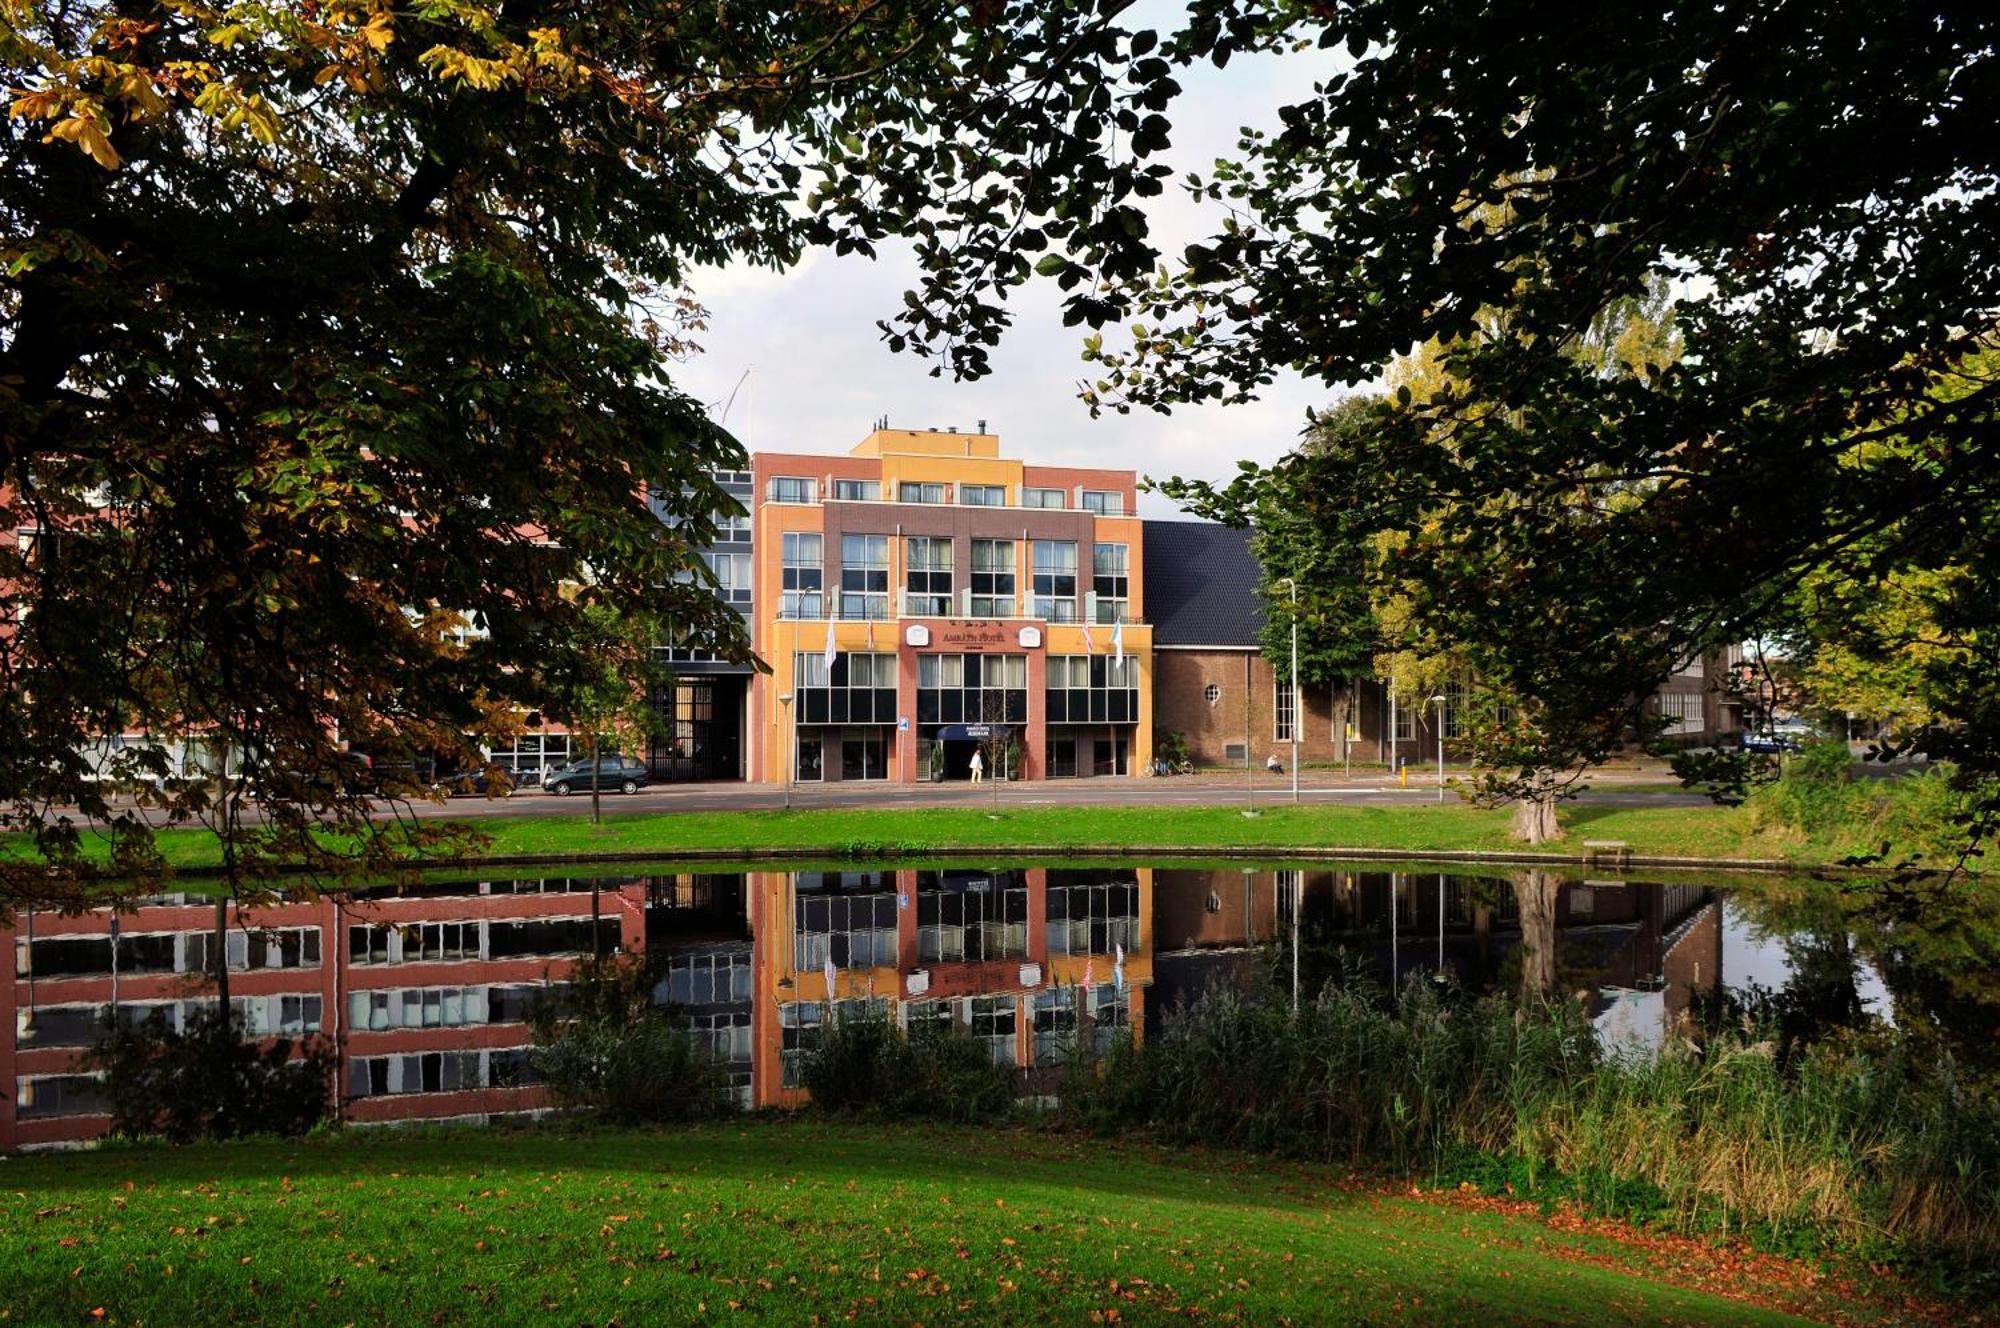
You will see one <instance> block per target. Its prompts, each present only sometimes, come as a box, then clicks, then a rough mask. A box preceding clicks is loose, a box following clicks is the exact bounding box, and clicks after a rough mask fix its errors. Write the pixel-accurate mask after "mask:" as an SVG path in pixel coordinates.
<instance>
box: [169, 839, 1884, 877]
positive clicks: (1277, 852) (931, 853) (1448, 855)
mask: <svg viewBox="0 0 2000 1328" xmlns="http://www.w3.org/2000/svg"><path fill="white" fill-rule="evenodd" d="M1236 856H1245V857H1257V858H1281V859H1287V860H1293V861H1305V862H1354V861H1363V862H1437V863H1463V864H1467V865H1491V866H1522V867H1572V868H1584V869H1588V868H1604V869H1607V870H1612V871H1617V872H1621V873H1623V872H1629V871H1630V870H1632V869H1634V868H1651V869H1654V870H1663V871H1738V872H1763V873H1790V874H1814V875H1834V876H1851V877H1872V876H1879V875H1886V874H1889V873H1890V872H1891V871H1892V870H1893V869H1892V868H1888V867H1866V866H1864V867H1850V866H1840V865H1837V864H1832V863H1810V862H1789V861H1786V860H1785V859H1783V858H1687V857H1673V856H1665V855H1647V854H1639V853H1634V854H1629V855H1627V856H1625V857H1623V858H1621V859H1620V860H1619V861H1618V862H1616V863H1612V862H1608V861H1606V860H1605V859H1603V858H1602V857H1597V856H1586V855H1583V854H1573V853H1533V852H1528V851H1525V850H1523V851H1510V850H1490V849H1463V850H1445V849H1397V848H1343V847H1339V846H1314V845H1299V844H1211V845H1201V846H1192V845H1185V844H1176V845H1164V844H1128V845H1117V846H1112V847H1106V846H1102V845H1089V846H1086V845H1077V844H1010V845H1006V846H1004V847H1002V846H997V845H992V844H916V843H900V842H888V843H879V844H876V843H863V844H847V845H821V846H819V847H811V848H802V847H797V846H792V847H787V848H766V849H752V848H718V847H703V848H680V849H675V848H671V847H664V848H659V849H646V850H618V851H615V852H602V853H507V854H494V855H492V856H484V857H476V858H426V859H423V860H421V861H415V862H411V863H409V864H407V866H408V868H409V869H411V870H417V871H460V870H464V871H477V870H483V869H485V868H489V867H545V866H591V865H600V866H603V865H616V864H619V863H652V862H736V863H741V862H751V861H756V862H827V861H835V862H885V861H896V860H900V859H906V858H923V857H977V858H981V859H992V858H1002V859H1009V858H1033V859H1046V858H1061V859H1079V858H1082V859H1096V858H1133V857H1138V858H1147V859H1168V860H1175V859H1191V860H1209V859H1214V858H1218V857H1236ZM176 874H177V875H180V876H193V877H212V876H216V875H218V874H219V869H217V868H212V867H207V868H196V867H190V868H183V869H181V870H180V871H179V872H178V873H176Z"/></svg>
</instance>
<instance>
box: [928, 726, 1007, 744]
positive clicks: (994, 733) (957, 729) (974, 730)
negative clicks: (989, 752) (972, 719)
mask: <svg viewBox="0 0 2000 1328" xmlns="http://www.w3.org/2000/svg"><path fill="white" fill-rule="evenodd" d="M1007 733H1008V729H1007V726H1006V725H1005V724H946V725H944V726H943V727H942V728H940V729H939V730H938V731H937V735H938V737H940V738H942V739H943V740H944V741H946V742H985V741H986V740H987V739H988V738H1004V737H1006V736H1007Z"/></svg>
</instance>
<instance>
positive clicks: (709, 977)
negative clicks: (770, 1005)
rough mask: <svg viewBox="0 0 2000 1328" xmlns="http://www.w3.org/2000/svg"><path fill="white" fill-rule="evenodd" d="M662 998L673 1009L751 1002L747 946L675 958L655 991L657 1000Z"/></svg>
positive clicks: (703, 951) (748, 951)
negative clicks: (677, 1007) (664, 979)
mask: <svg viewBox="0 0 2000 1328" xmlns="http://www.w3.org/2000/svg"><path fill="white" fill-rule="evenodd" d="M662 988H664V992H662ZM662 996H664V998H666V1004H672V1006H730V1004H740V1002H748V1000H750V950H748V946H740V948H732V950H702V952H694V954H676V956H672V958H670V960H668V964H666V982H662V986H660V988H654V1000H660V998H662Z"/></svg>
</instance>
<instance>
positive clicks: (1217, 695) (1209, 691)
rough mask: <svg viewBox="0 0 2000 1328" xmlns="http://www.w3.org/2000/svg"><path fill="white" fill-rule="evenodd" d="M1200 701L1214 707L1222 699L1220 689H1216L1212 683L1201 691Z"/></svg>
mask: <svg viewBox="0 0 2000 1328" xmlns="http://www.w3.org/2000/svg"><path fill="white" fill-rule="evenodd" d="M1201 699H1202V700H1204V701H1206V702H1208V703H1209V704H1210V705H1214V704H1215V703H1216V702H1217V701H1220V700H1221V699H1222V689H1221V688H1220V687H1217V686H1216V685H1215V684H1214V683H1210V684H1209V685H1208V686H1206V687H1204V688H1202V689H1201Z"/></svg>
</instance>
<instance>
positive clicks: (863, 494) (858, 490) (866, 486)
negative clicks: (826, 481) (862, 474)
mask: <svg viewBox="0 0 2000 1328" xmlns="http://www.w3.org/2000/svg"><path fill="white" fill-rule="evenodd" d="M833 496H834V497H835V498H839V499H842V500H843V501H846V502H850V503H879V502H881V501H882V481H880V480H835V481H834V482H833Z"/></svg>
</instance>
